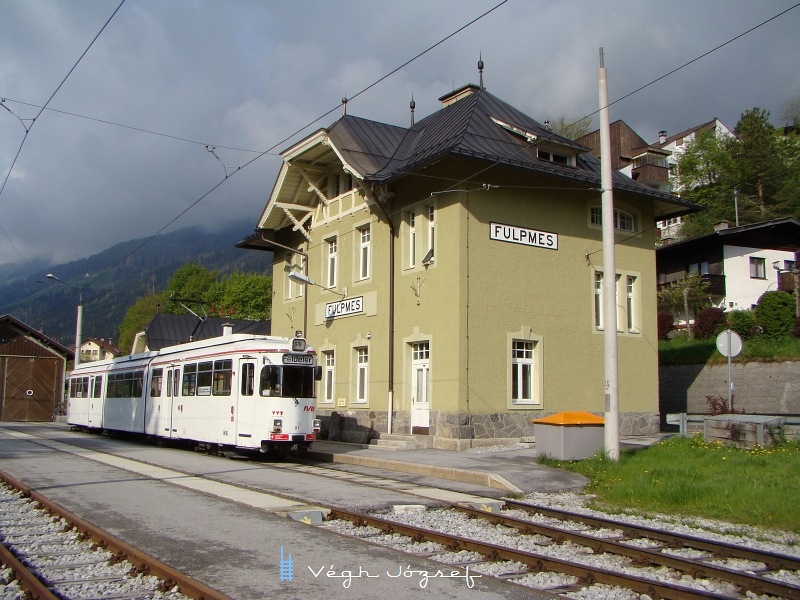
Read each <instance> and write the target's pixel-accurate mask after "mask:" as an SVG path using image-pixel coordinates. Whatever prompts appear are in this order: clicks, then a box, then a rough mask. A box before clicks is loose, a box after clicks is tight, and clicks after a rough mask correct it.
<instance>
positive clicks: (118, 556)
mask: <svg viewBox="0 0 800 600" xmlns="http://www.w3.org/2000/svg"><path fill="white" fill-rule="evenodd" d="M0 542H2V543H1V544H0V563H2V564H3V565H5V566H6V567H7V568H10V569H11V570H12V571H13V573H14V576H15V578H16V580H17V581H18V582H19V587H20V588H22V590H23V591H24V593H25V594H26V596H25V597H27V598H34V599H37V600H70V599H73V598H75V599H79V598H93V599H95V600H102V599H108V600H111V599H115V600H124V599H128V598H130V599H137V600H145V599H150V598H152V599H163V600H185V599H187V598H192V599H204V600H230V598H228V597H227V596H225V595H223V594H221V593H220V592H217V591H216V590H214V589H212V588H210V587H208V586H206V585H204V584H202V583H200V582H198V581H196V580H194V579H192V578H190V577H188V576H186V575H184V574H182V573H180V572H178V571H176V570H175V569H172V568H171V567H169V566H167V565H165V564H163V563H161V562H160V561H158V560H156V559H155V558H153V557H151V556H148V555H146V554H144V553H142V552H140V551H138V550H137V549H135V548H133V547H131V546H129V545H128V544H126V543H125V542H122V541H121V540H118V539H117V538H115V537H113V536H111V535H110V534H108V533H107V532H104V531H102V530H101V529H98V528H97V527H95V526H93V525H92V524H91V523H88V522H87V521H85V520H83V519H81V518H80V517H78V516H76V515H74V514H72V513H70V512H68V511H66V510H65V509H64V508H63V507H61V506H59V505H57V504H54V503H53V502H51V501H49V500H47V499H46V498H44V497H43V496H41V495H40V494H38V493H37V492H35V491H34V490H32V489H30V488H29V487H27V486H26V485H24V484H22V483H20V482H18V481H16V480H14V479H13V478H11V477H9V476H8V475H6V474H5V473H2V472H0ZM22 597H23V596H20V598H22Z"/></svg>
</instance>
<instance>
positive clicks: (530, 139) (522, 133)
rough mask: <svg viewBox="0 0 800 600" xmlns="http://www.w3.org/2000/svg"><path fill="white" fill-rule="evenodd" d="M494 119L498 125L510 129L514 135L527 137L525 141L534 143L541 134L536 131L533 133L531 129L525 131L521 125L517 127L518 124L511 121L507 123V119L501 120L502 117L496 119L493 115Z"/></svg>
mask: <svg viewBox="0 0 800 600" xmlns="http://www.w3.org/2000/svg"><path fill="white" fill-rule="evenodd" d="M492 121H494V123H495V124H496V125H499V126H500V127H502V128H503V129H505V130H506V131H510V132H511V133H513V134H514V135H518V136H519V137H521V138H525V141H526V142H528V143H529V144H533V143H534V142H535V141H536V140H538V139H539V136H538V135H536V134H535V133H531V132H530V131H525V130H524V129H522V128H521V127H517V126H516V125H512V124H511V123H506V122H505V121H501V120H500V119H495V118H494V117H492Z"/></svg>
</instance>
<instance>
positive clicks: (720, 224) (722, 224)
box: [714, 219, 731, 231]
mask: <svg viewBox="0 0 800 600" xmlns="http://www.w3.org/2000/svg"><path fill="white" fill-rule="evenodd" d="M730 226H731V222H730V221H725V220H724V219H723V220H722V221H717V222H716V223H714V231H722V230H723V229H727V228H728V227H730Z"/></svg>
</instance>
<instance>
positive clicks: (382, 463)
mask: <svg viewBox="0 0 800 600" xmlns="http://www.w3.org/2000/svg"><path fill="white" fill-rule="evenodd" d="M306 456H307V457H308V458H313V459H315V460H324V461H327V462H334V463H342V464H349V465H358V466H361V467H371V468H374V469H386V470H389V471H399V472H401V473H409V474H411V475H424V476H427V477H437V478H439V479H446V480H448V481H460V482H462V483H472V484H476V485H482V486H484V487H490V488H494V489H498V490H503V491H506V492H509V493H512V494H523V493H524V492H523V491H522V490H521V489H519V488H518V487H517V486H515V485H514V484H513V483H511V482H510V481H508V480H506V479H505V478H503V477H501V476H499V475H497V474H494V473H485V472H482V471H468V470H466V469H456V468H453V467H438V466H436V465H428V464H418V463H411V462H406V461H401V460H391V459H388V458H379V457H375V456H360V455H352V454H338V453H333V452H320V451H315V450H311V451H309V452H308V453H307V454H306Z"/></svg>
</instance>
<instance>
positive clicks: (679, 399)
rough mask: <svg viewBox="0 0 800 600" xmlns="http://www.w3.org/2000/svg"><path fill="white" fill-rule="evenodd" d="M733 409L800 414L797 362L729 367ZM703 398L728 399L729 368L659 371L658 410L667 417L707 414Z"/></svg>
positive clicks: (667, 368)
mask: <svg viewBox="0 0 800 600" xmlns="http://www.w3.org/2000/svg"><path fill="white" fill-rule="evenodd" d="M731 375H732V377H731V379H733V385H734V398H733V406H734V408H735V409H736V410H741V409H744V411H745V412H746V413H748V414H768V415H787V414H789V415H792V414H794V415H796V414H800V362H797V361H791V362H775V363H761V362H750V363H744V364H736V363H734V364H733V365H732V369H731ZM706 396H721V397H722V398H724V399H726V400H727V398H728V365H727V364H724V365H713V366H707V365H665V366H662V367H660V368H659V406H660V409H661V413H662V417H663V415H664V414H666V413H681V412H686V413H695V414H697V413H706V412H708V403H707V401H706Z"/></svg>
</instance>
